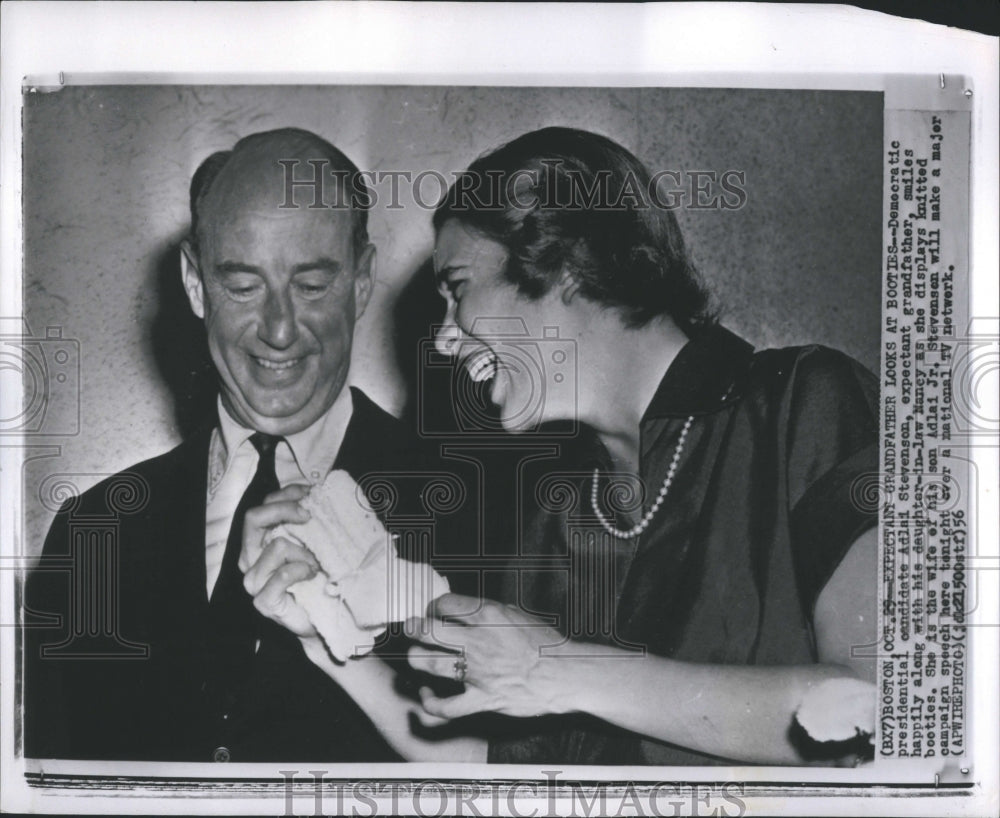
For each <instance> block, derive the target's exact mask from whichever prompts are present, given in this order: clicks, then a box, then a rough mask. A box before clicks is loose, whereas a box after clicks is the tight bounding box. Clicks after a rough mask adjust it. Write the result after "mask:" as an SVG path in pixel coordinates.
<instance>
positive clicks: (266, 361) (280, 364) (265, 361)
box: [250, 355, 303, 371]
mask: <svg viewBox="0 0 1000 818" xmlns="http://www.w3.org/2000/svg"><path fill="white" fill-rule="evenodd" d="M250 357H251V358H252V359H253V360H254V363H256V364H257V365H258V366H262V367H264V369H273V370H279V371H280V370H283V369H291V368H292V367H293V366H295V365H296V364H298V363H300V362H301V361H302V360H303V359H302V358H301V357H299V358H288V359H287V360H284V361H275V360H272V359H270V358H261V357H259V356H257V355H251V356H250Z"/></svg>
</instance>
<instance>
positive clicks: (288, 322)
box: [257, 292, 298, 349]
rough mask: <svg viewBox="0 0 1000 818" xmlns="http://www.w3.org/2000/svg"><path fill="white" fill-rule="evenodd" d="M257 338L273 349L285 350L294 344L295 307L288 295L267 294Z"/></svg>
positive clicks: (295, 333) (295, 326)
mask: <svg viewBox="0 0 1000 818" xmlns="http://www.w3.org/2000/svg"><path fill="white" fill-rule="evenodd" d="M257 337H258V338H260V339H261V340H262V341H263V342H264V343H266V344H267V345H268V346H272V347H274V348H275V349H285V348H287V347H290V346H291V345H292V344H293V343H295V340H296V338H297V337H298V327H297V325H296V323H295V305H294V304H293V303H292V299H291V295H290V294H289V293H287V292H269V293H268V295H267V300H266V301H265V302H264V314H263V315H262V316H261V321H260V325H259V327H258V329H257Z"/></svg>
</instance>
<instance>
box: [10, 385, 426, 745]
mask: <svg viewBox="0 0 1000 818" xmlns="http://www.w3.org/2000/svg"><path fill="white" fill-rule="evenodd" d="M353 397H354V414H353V416H352V418H351V421H350V424H349V427H348V429H347V433H346V436H345V439H344V443H343V445H342V447H341V450H340V453H339V455H338V457H337V461H336V463H335V464H333V465H334V468H340V469H346V470H347V471H348V472H350V473H351V475H352V476H353V477H354V478H355V479H357V480H361V478H362V477H363V476H364V475H366V474H370V473H373V472H376V473H377V472H386V473H387V474H390V475H393V474H396V475H398V474H400V473H404V474H405V473H410V474H411V476H412V474H414V473H416V474H418V475H419V474H420V473H423V474H427V473H428V472H430V473H433V471H434V468H433V464H431V466H430V468H429V467H428V460H427V456H426V452H425V451H424V450H423V449H422V448H421V447H420V446H419V444H418V442H417V441H416V439H415V438H414V437H411V436H410V435H409V434H408V433H407V432H406V431H405V430H404V429H403V427H402V426H401V424H400V423H399V421H397V420H396V419H394V418H393V417H391V416H390V415H388V414H386V413H385V412H384V411H383V410H381V409H380V408H379V407H377V406H376V405H375V404H373V403H372V402H371V401H370V400H369V399H368V398H367V397H366V396H365V395H364V394H362V393H361V392H359V391H357V390H354V392H353ZM210 434H211V433H210V429H206V430H204V431H202V432H201V433H199V434H197V435H195V436H193V437H192V438H191V439H189V440H187V441H185V442H184V443H182V444H181V445H180V446H178V447H177V448H175V449H174V450H172V451H170V452H168V453H167V454H164V455H162V456H160V457H156V458H154V459H152V460H148V461H146V462H143V463H140V464H138V465H136V466H134V467H133V468H131V469H129V470H127V471H126V472H122V473H120V474H118V475H115V476H114V477H111V478H108V479H107V480H105V481H103V482H102V483H100V484H98V485H97V486H95V487H93V488H92V489H90V490H89V491H87V492H85V493H83V494H82V495H81V496H79V497H77V498H73V499H72V500H71V501H69V502H68V503H66V504H65V506H64V507H63V508H62V510H61V511H60V512H59V514H58V515H57V516H56V518H55V521H54V522H53V524H52V527H51V529H50V531H49V535H48V537H47V539H46V542H45V548H44V556H43V559H42V561H41V563H40V566H39V568H38V569H36V570H35V571H34V572H33V573H32V575H31V576H30V577H29V580H28V583H27V587H26V599H25V603H26V621H27V623H28V624H29V625H30V624H32V623H38V622H41V621H43V619H44V618H45V616H44V615H50V614H55V615H58V617H59V618H60V620H61V622H60V623H59V625H58V626H57V627H29V628H27V629H26V631H25V633H26V638H25V646H26V652H25V685H24V690H25V755H26V756H28V757H32V758H78V759H123V760H179V761H181V760H182V761H212V760H215V761H222V760H232V761H234V762H239V761H278V760H281V761H306V760H310V761H345V762H346V761H393V760H398V756H397V755H396V754H395V753H394V752H393V751H392V750H391V749H390V747H389V746H388V745H387V744H386V743H385V741H384V740H383V739H382V738H381V736H380V735H379V733H378V732H377V730H376V729H375V727H374V726H373V724H372V723H371V721H370V720H369V719H368V717H367V716H366V715H365V714H364V713H363V712H361V710H360V709H359V708H358V707H357V706H356V705H355V704H354V702H353V701H352V700H351V699H350V698H349V697H348V696H347V694H346V693H345V692H344V691H343V690H342V689H341V688H340V687H339V686H338V685H337V684H335V683H334V682H333V681H332V680H331V679H330V678H329V677H328V676H327V675H326V674H325V673H323V672H322V671H321V670H319V669H318V668H317V667H316V666H315V665H313V664H312V663H311V662H310V661H309V660H308V659H307V658H306V657H305V655H304V653H303V651H302V648H301V646H300V644H299V642H298V639H297V638H296V637H294V636H293V635H292V634H290V633H289V632H287V631H285V630H284V629H283V628H281V627H280V626H278V625H276V624H275V623H273V622H270V621H267V620H265V621H264V624H263V625H262V632H261V645H260V648H259V650H258V652H257V655H256V658H255V660H254V668H253V671H252V673H251V675H250V677H249V678H247V679H245V680H244V683H243V684H242V685H240V686H239V687H238V688H234V689H232V690H229V691H228V693H227V701H226V702H225V707H226V710H227V711H228V713H229V715H228V717H227V718H225V719H223V718H222V716H221V712H219V709H218V707H217V706H214V705H213V704H211V703H209V702H208V701H207V700H206V695H205V689H206V673H208V670H207V663H206V639H205V636H206V624H205V623H206V616H207V612H208V600H207V595H206V591H205V505H206V503H205V497H206V479H207V475H206V472H207V458H208V445H209V440H210ZM390 482H391V481H390ZM396 482H397V483H399V484H400V485H403V484H412V485H409V488H407V486H405V485H404V486H403V488H402V489H401V490H400V492H398V493H399V494H400V497H399V498H398V501H397V503H396V505H395V507H394V509H388V508H387V507H385V506H384V505H383V506H381V508H382V511H383V515H382V516H384V513H385V512H386V511H390V512H392V513H395V514H396V517H397V518H401V519H404V520H405V519H409V518H407V516H406V515H408V514H409V515H411V518H412V519H418V517H420V514H422V513H423V510H422V508H421V507H419V503H420V501H421V500H422V497H421V496H419V491H418V493H417V495H414V492H413V491H410V489H412V488H413V487H415V486H417V485H419V483H420V481H419V480H407V479H406V478H405V477H404V478H402V479H400V480H398V481H396ZM379 508H380V506H379V505H378V504H376V510H377V511H378V510H379ZM400 515H402V517H400ZM424 517H426V515H424ZM421 519H422V518H421ZM407 556H412V555H407ZM424 556H426V554H425V555H424ZM68 567H69V568H70V570H67V568H68ZM50 621H51V620H50ZM208 687H211V685H208Z"/></svg>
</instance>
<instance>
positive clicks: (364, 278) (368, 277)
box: [354, 244, 375, 319]
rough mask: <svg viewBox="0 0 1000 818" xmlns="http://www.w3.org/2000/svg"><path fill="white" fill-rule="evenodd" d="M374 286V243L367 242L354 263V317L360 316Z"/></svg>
mask: <svg viewBox="0 0 1000 818" xmlns="http://www.w3.org/2000/svg"><path fill="white" fill-rule="evenodd" d="M374 287H375V245H374V244H369V245H368V246H367V247H365V249H364V250H363V251H362V253H361V256H360V257H359V258H358V263H357V264H356V265H354V317H355V318H356V319H357V318H360V317H361V316H362V315H364V313H365V307H367V306H368V299H370V298H371V297H372V289H373V288H374Z"/></svg>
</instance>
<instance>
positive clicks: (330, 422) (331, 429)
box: [218, 388, 354, 482]
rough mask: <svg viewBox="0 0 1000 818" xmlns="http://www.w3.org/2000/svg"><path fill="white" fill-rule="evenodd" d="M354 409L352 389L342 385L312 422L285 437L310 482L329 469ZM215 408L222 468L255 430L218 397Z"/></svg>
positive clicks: (225, 466) (304, 475)
mask: <svg viewBox="0 0 1000 818" xmlns="http://www.w3.org/2000/svg"><path fill="white" fill-rule="evenodd" d="M353 410H354V406H353V402H352V399H351V390H350V389H347V388H344V389H341V390H340V394H339V395H337V398H336V400H334V402H333V405H331V406H330V408H329V409H327V410H326V412H324V413H323V414H322V415H320V417H319V418H317V419H316V420H315V421H314V422H313V423H312V425H311V426H307V427H306V428H305V429H303V430H302V431H301V432H296V433H295V434H293V435H288V436H287V437H286V438H285V442H286V443H287V444H288V448H289V449H290V451H291V455H292V457H293V458H294V460H295V463H296V465H297V466H298V468H299V471H300V472H301V473H302V476H303V477H304V478H305V479H306V480H308V481H309V482H320V481H322V480H323V479H324V478H325V477H326V475H327V473H328V472H329V471H330V468H331V467H332V466H333V462H334V460H335V459H336V457H337V452H338V451H339V450H340V445H341V443H342V442H343V440H344V434H345V433H346V432H347V425H348V423H350V420H351V413H352V412H353ZM218 411H219V432H220V433H221V436H222V455H223V461H224V466H223V470H225V469H226V468H228V467H229V461H230V455H231V454H232V453H233V452H235V451H237V449H239V447H240V446H242V445H243V442H244V441H245V440H248V439H249V438H250V436H251V435H252V434H253V433H254V430H253V429H247V428H246V427H245V426H241V425H240V424H239V423H237V422H236V421H235V420H234V419H233V418H232V416H231V415H230V414H229V412H227V411H226V408H225V406H223V405H222V399H221V397H220V398H219V401H218Z"/></svg>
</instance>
